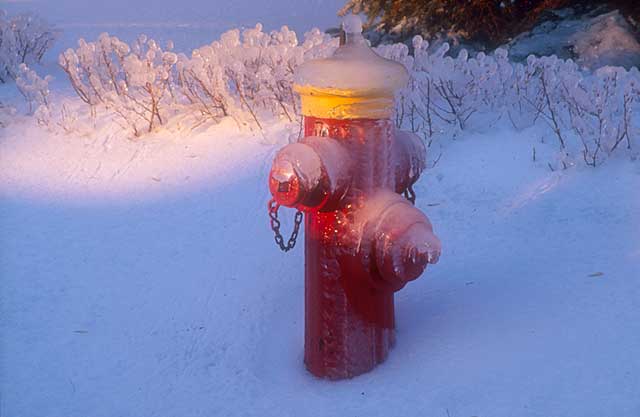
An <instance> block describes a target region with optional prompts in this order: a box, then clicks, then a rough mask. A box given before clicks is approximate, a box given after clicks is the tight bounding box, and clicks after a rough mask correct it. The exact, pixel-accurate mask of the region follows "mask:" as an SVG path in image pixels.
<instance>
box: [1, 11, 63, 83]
mask: <svg viewBox="0 0 640 417" xmlns="http://www.w3.org/2000/svg"><path fill="white" fill-rule="evenodd" d="M56 37H57V33H56V32H55V30H54V29H53V28H52V27H51V26H50V25H49V24H48V23H47V22H45V21H44V20H43V19H41V18H39V17H38V16H36V15H34V14H31V13H25V14H20V15H17V16H12V17H10V16H8V15H7V14H6V12H5V11H4V10H0V83H5V82H7V81H8V80H9V79H15V78H16V77H17V76H18V73H19V72H20V65H21V64H25V65H28V66H30V65H33V64H36V63H40V62H41V61H42V57H43V56H44V54H45V52H47V51H48V50H49V48H51V46H52V45H53V42H54V41H55V39H56Z"/></svg>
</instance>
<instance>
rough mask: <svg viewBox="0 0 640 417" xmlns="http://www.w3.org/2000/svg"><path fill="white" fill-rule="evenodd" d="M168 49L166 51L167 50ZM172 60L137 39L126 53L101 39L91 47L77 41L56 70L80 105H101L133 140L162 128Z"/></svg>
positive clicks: (111, 39) (117, 41)
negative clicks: (117, 119) (126, 128)
mask: <svg viewBox="0 0 640 417" xmlns="http://www.w3.org/2000/svg"><path fill="white" fill-rule="evenodd" d="M168 49H169V50H170V49H172V45H169V47H168ZM177 60H178V58H177V55H176V54H174V53H173V52H170V51H164V50H163V49H162V48H161V47H160V46H159V45H158V44H157V42H155V41H154V40H152V39H147V37H146V36H144V35H142V36H140V37H139V38H138V40H137V41H136V42H135V43H134V45H133V46H132V47H130V46H129V45H128V44H127V43H125V42H122V41H121V40H120V39H118V38H117V37H112V36H109V34H107V33H103V34H102V35H100V37H99V38H98V40H97V41H96V42H86V41H85V40H84V39H81V40H80V41H79V42H78V48H77V49H76V50H73V49H68V50H67V51H66V52H64V53H63V54H61V55H60V57H59V64H60V66H61V67H62V69H63V70H64V71H65V72H66V73H67V76H68V77H69V80H70V81H71V85H72V86H73V88H74V90H75V91H76V93H77V94H78V96H79V97H80V99H81V100H82V101H84V102H85V103H87V104H88V105H90V106H91V107H92V110H93V111H95V106H96V105H98V104H102V105H104V106H106V108H108V109H109V110H110V111H112V112H114V113H115V114H116V115H118V116H119V117H120V120H122V121H123V122H124V123H125V125H126V126H127V127H128V128H130V129H131V130H132V131H133V133H134V134H135V135H136V136H139V135H141V134H142V132H144V131H148V132H150V131H152V130H153V129H154V127H156V126H158V125H162V124H163V123H164V120H165V119H166V117H167V116H168V113H169V112H170V111H172V110H175V109H172V108H171V107H172V103H173V102H174V101H175V98H174V93H173V90H172V88H173V87H172V83H173V80H174V77H175V64H176V62H177Z"/></svg>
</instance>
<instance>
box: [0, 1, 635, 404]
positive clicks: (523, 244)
mask: <svg viewBox="0 0 640 417" xmlns="http://www.w3.org/2000/svg"><path fill="white" fill-rule="evenodd" d="M66 1H69V2H71V1H76V0H66ZM77 1H79V0H77ZM120 3H122V2H120ZM329 3H330V2H327V3H325V4H324V5H322V4H321V3H319V2H318V3H315V2H309V5H311V6H313V5H314V4H315V5H320V6H322V7H326V8H329V7H333V9H334V10H335V9H336V8H337V6H336V7H334V4H333V3H331V5H329ZM338 3H340V2H338ZM114 4H119V3H118V2H116V3H114ZM187 4H188V3H187ZM194 4H195V3H194ZM274 4H275V3H274ZM311 6H309V8H306V7H300V8H299V9H297V10H298V13H300V15H304V16H303V17H301V18H300V19H302V20H300V21H299V22H300V23H299V24H300V25H302V23H303V22H309V21H312V20H313V19H314V18H315V17H309V16H308V15H306V14H310V13H311V12H313V10H316V9H313V8H312V7H311ZM320 6H319V7H320ZM47 7H50V6H47ZM140 7H141V6H140ZM322 7H320V8H322ZM36 10H37V8H36ZM303 12H304V13H303ZM252 13H258V12H255V11H252ZM285 18H287V19H291V18H290V16H285V17H283V19H285ZM293 20H295V19H293ZM91 23H92V24H93V23H95V22H93V21H92V22H91ZM277 23H278V24H280V22H277ZM281 23H289V24H292V23H290V22H284V21H283V22H281ZM314 23H315V22H314ZM247 24H251V22H247ZM293 25H294V24H292V26H293ZM309 26H310V25H309ZM321 26H322V24H321ZM294 27H295V26H294ZM83 30H84V29H82V28H81V25H79V24H78V25H77V26H76V29H73V32H69V31H67V33H66V34H65V36H64V39H67V38H69V39H75V38H77V37H80V36H84V33H85V32H83ZM126 30H127V31H130V30H131V29H130V28H128V29H126ZM127 33H129V32H127ZM116 34H117V32H116ZM213 37H215V35H213V34H212V38H213ZM199 43H200V42H197V44H199ZM197 44H196V45H189V46H197ZM68 46H71V45H68ZM59 47H60V46H59ZM51 61H52V62H53V58H52V59H51ZM50 65H51V66H52V67H53V64H50ZM67 93H68V92H65V91H58V92H57V93H55V94H60V95H64V94H67ZM2 94H3V96H4V97H6V96H9V95H10V94H11V93H10V92H9V90H8V89H7V88H3V91H2ZM536 129H537V128H531V129H529V130H525V131H522V132H514V131H513V130H511V129H509V128H508V127H507V123H506V122H505V123H502V122H500V123H498V124H497V125H496V126H491V127H486V128H485V129H484V130H476V131H474V132H470V133H467V134H464V135H462V136H458V137H457V138H456V139H455V140H452V139H449V138H443V139H441V140H440V142H439V144H438V145H437V146H440V145H441V146H442V151H443V154H442V158H441V159H440V161H439V162H438V164H437V165H436V166H435V167H434V168H432V169H429V170H428V171H427V172H426V173H425V174H424V176H423V178H422V179H421V180H420V182H419V183H418V186H417V187H416V191H417V193H418V201H417V205H418V207H420V208H421V209H422V210H424V211H425V212H426V213H427V214H428V215H429V216H430V218H431V220H432V222H433V224H434V227H435V231H436V233H437V234H438V236H439V237H440V238H441V240H442V242H443V256H442V257H441V260H440V262H439V263H438V264H437V265H435V266H433V267H430V268H429V269H428V270H427V271H426V273H425V274H424V276H423V277H422V278H420V279H419V280H417V281H416V282H414V283H411V284H409V285H408V286H407V287H406V288H405V289H403V290H402V291H401V292H399V293H398V295H397V297H396V300H397V301H396V305H397V324H398V343H397V346H396V347H395V349H394V350H393V351H392V353H391V355H390V357H389V359H388V361H387V362H386V363H385V364H383V365H382V366H380V367H378V368H376V369H375V370H374V371H373V372H371V373H369V374H366V375H363V376H361V377H358V378H355V379H353V380H349V381H342V382H326V381H322V380H318V379H316V378H314V377H312V376H310V375H309V374H308V373H307V372H306V371H305V369H304V366H303V364H302V349H303V346H302V343H303V325H304V320H303V297H304V292H303V291H304V288H303V262H304V260H303V253H302V252H303V251H302V248H301V247H297V248H296V249H295V250H293V251H292V252H290V253H289V254H282V253H281V252H280V251H279V250H278V249H277V248H276V246H275V244H274V242H273V236H272V233H271V230H270V229H269V227H268V217H267V213H266V202H267V200H268V198H269V193H268V189H267V185H266V178H267V173H268V170H269V166H270V163H271V158H272V156H273V154H274V153H275V151H276V150H277V149H278V148H279V147H280V146H282V145H284V144H285V143H286V141H287V139H286V138H287V136H288V132H287V131H286V127H285V126H284V125H282V124H279V123H274V124H272V125H271V126H269V127H268V128H267V135H266V138H265V137H263V136H262V135H255V134H252V133H251V132H248V131H238V130H237V128H236V127H235V124H233V123H232V122H229V121H223V123H221V124H220V125H217V126H213V127H206V126H203V127H201V128H199V129H196V130H194V131H191V130H190V128H189V127H187V126H184V127H181V126H180V125H179V123H178V124H177V125H174V126H172V129H171V132H172V133H171V134H168V133H166V131H165V133H162V132H160V133H157V134H153V135H150V136H146V137H144V138H141V139H136V140H130V139H127V138H126V137H124V135H123V134H122V133H121V132H118V130H114V129H112V128H109V127H108V126H101V127H100V129H98V130H96V131H94V132H91V133H90V134H88V135H86V136H79V135H75V136H74V135H71V136H67V135H62V134H51V133H48V132H46V131H44V130H43V129H41V128H38V127H37V126H35V122H34V120H32V119H27V118H22V116H15V120H14V121H13V122H12V123H11V124H10V125H9V126H8V127H7V128H5V129H0V203H1V204H0V416H1V417H32V416H33V417H36V416H38V417H40V416H45V417H113V416H123V417H124V416H126V417H129V416H130V417H147V416H158V417H167V416H176V417H191V416H278V417H282V416H325V415H332V416H333V415H335V416H365V415H366V416H396V415H397V416H404V415H410V416H435V417H437V416H442V417H470V416H479V417H484V416H492V417H502V416H504V417H513V416H531V417H533V416H536V417H538V416H539V417H551V416H553V417H556V416H557V417H576V416H580V417H603V416H614V417H637V416H638V415H640V354H639V352H640V233H639V232H640V193H639V190H640V161H638V160H629V158H623V157H620V158H612V159H610V160H608V161H607V163H606V164H604V165H602V166H599V167H598V168H595V169H593V168H588V167H586V166H584V165H579V166H576V167H572V168H570V169H568V170H564V171H557V170H556V171H551V170H550V169H549V167H548V166H547V158H546V156H548V155H551V154H553V153H554V152H555V148H556V146H555V143H553V142H552V141H550V140H549V141H547V143H546V144H541V143H539V138H540V137H541V135H542V133H541V132H540V131H538V130H536ZM533 146H535V147H536V150H537V158H536V161H535V162H534V161H532V147H533ZM434 147H435V145H434ZM434 152H440V150H439V149H438V150H434ZM432 160H433V158H432ZM282 216H283V217H286V218H288V219H291V218H292V217H293V213H292V212H290V211H287V212H286V214H285V213H283V214H282ZM290 226H291V222H290V221H289V222H288V223H287V222H285V226H284V227H285V228H286V229H287V230H290Z"/></svg>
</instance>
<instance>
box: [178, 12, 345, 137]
mask: <svg viewBox="0 0 640 417" xmlns="http://www.w3.org/2000/svg"><path fill="white" fill-rule="evenodd" d="M337 46H338V45H337V40H335V39H332V38H330V37H329V36H328V35H325V34H323V33H321V32H320V31H319V30H317V29H314V30H312V31H310V32H308V33H306V34H305V39H304V41H303V42H302V43H299V42H298V38H297V36H296V34H295V32H293V31H291V30H289V28H287V27H286V26H284V27H282V28H281V29H280V30H279V31H272V32H270V33H267V32H263V31H262V26H261V25H260V24H258V25H256V26H255V27H254V28H250V29H246V30H244V31H242V32H240V31H239V30H237V29H234V30H230V31H228V32H225V33H224V34H222V36H221V37H220V40H219V41H215V42H213V43H211V44H210V45H207V46H204V47H202V48H199V49H196V50H195V51H193V53H192V56H191V57H190V58H187V57H186V56H181V57H180V59H179V63H178V73H179V85H180V87H181V91H182V93H183V94H184V95H185V96H186V97H187V98H188V100H189V102H190V103H191V104H193V105H195V106H196V107H197V108H198V110H199V111H200V112H201V113H202V114H204V115H207V116H210V117H213V118H214V119H216V118H219V117H221V116H227V115H232V116H233V117H235V118H236V119H238V120H240V121H243V122H244V121H245V120H244V119H245V117H243V115H248V116H249V118H250V119H251V120H252V121H253V122H255V124H256V125H257V126H258V127H260V128H261V123H260V114H261V113H263V112H265V111H266V112H267V113H268V114H270V115H276V116H278V117H284V118H285V119H286V120H288V121H293V120H294V119H295V116H296V114H297V113H298V111H299V109H298V106H297V104H296V97H295V94H294V93H293V89H292V86H293V72H294V70H295V69H296V68H297V67H298V66H299V65H300V64H302V63H303V62H304V61H305V60H308V59H314V58H319V57H325V56H328V55H330V54H331V53H332V52H333V50H335V48H336V47H337Z"/></svg>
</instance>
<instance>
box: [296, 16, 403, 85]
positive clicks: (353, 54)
mask: <svg viewBox="0 0 640 417" xmlns="http://www.w3.org/2000/svg"><path fill="white" fill-rule="evenodd" d="M343 29H344V31H345V33H346V42H345V44H344V45H341V46H340V47H339V48H338V49H337V50H336V51H335V53H334V55H333V56H332V57H330V58H326V59H318V60H313V61H308V62H306V63H304V64H302V65H301V66H300V67H299V68H298V70H297V71H296V73H295V74H294V84H295V88H296V90H297V91H298V92H300V93H301V94H305V93H308V92H309V90H311V91H313V90H325V91H324V93H327V91H326V90H330V93H331V94H332V95H336V96H345V97H356V96H360V97H368V96H393V95H394V94H395V91H396V90H398V89H400V88H402V87H404V86H405V85H406V83H407V81H408V80H409V75H408V73H407V70H406V69H405V68H404V66H403V65H402V64H400V63H397V62H395V61H392V60H390V59H385V58H382V57H381V56H380V55H378V54H376V53H375V52H374V51H373V50H372V49H371V48H370V47H369V45H368V44H367V41H366V40H365V39H364V37H363V36H362V22H361V21H360V18H359V17H358V16H354V15H350V16H347V17H345V19H344V21H343Z"/></svg>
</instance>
